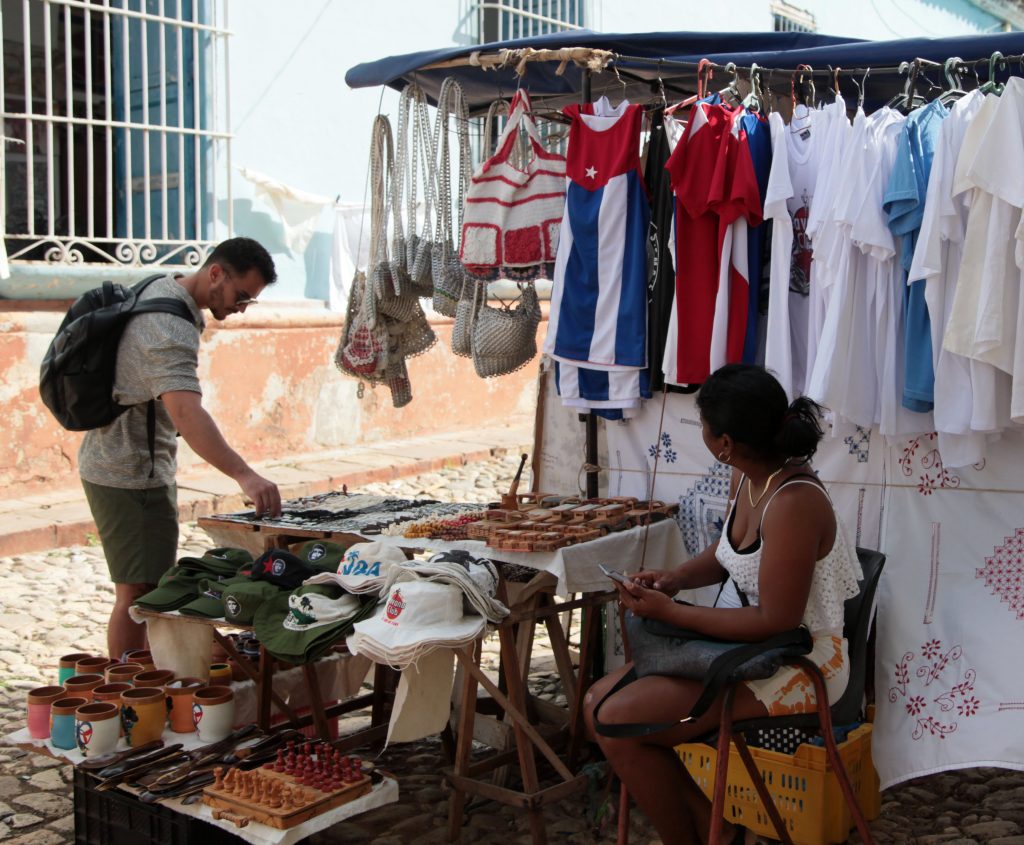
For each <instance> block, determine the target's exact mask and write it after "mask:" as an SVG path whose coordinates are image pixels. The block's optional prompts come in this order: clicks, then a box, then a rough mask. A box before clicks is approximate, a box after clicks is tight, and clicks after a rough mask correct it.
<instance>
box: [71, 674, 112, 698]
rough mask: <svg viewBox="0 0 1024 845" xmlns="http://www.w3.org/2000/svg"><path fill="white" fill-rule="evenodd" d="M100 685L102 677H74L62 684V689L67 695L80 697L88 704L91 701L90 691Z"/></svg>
mask: <svg viewBox="0 0 1024 845" xmlns="http://www.w3.org/2000/svg"><path fill="white" fill-rule="evenodd" d="M102 685H103V676H102V675H94V674H89V675H74V676H73V677H70V678H68V679H67V680H66V681H65V682H64V689H66V690H67V691H68V695H80V696H81V697H82V698H84V699H85V700H86V702H87V703H88V702H90V701H92V691H93V690H94V689H96V687H99V686H102Z"/></svg>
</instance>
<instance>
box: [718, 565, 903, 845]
mask: <svg viewBox="0 0 1024 845" xmlns="http://www.w3.org/2000/svg"><path fill="white" fill-rule="evenodd" d="M857 558H858V560H859V561H860V565H861V569H862V570H863V572H864V579H863V580H862V581H861V582H860V592H859V593H858V594H857V595H856V596H854V597H853V598H851V599H848V600H847V602H846V605H845V608H844V624H843V636H844V637H846V640H847V644H848V649H849V658H850V680H849V682H848V683H847V686H846V691H845V692H844V693H843V694H842V696H841V697H840V698H839V700H838V701H837V702H836V703H835V704H833V705H832V706H831V707H829V706H828V704H827V702H828V698H827V697H826V693H825V679H824V677H823V676H822V674H821V671H820V670H819V669H818V667H817V666H815V665H814V664H813V663H811V662H810V661H809V660H807V659H806V658H804V657H797V658H793V659H792V660H790V661H789V663H791V664H792V665H796V666H799V667H800V668H802V669H804V670H805V671H806V672H807V673H808V674H809V675H810V676H811V680H812V681H813V682H814V695H815V699H816V700H817V702H818V709H817V710H816V711H815V712H813V713H800V714H797V715H793V716H775V717H771V718H765V719H746V720H744V721H741V722H735V723H733V721H732V701H733V695H734V693H735V685H733V686H730V687H729V689H728V690H727V691H726V694H725V700H724V702H723V704H722V717H721V721H720V723H719V728H718V733H717V738H718V741H717V746H718V765H717V767H716V770H715V791H714V793H713V798H712V802H711V832H710V834H709V841H710V842H717V841H719V840H720V839H721V836H722V825H723V813H724V809H725V792H726V784H727V780H728V769H729V743H730V742H732V743H734V744H735V746H736V750H737V751H738V752H739V755H740V759H741V760H743V764H744V765H745V766H746V769H747V772H748V774H749V775H750V778H751V780H752V781H753V783H754V788H755V789H756V790H757V794H758V796H759V797H760V799H761V803H762V804H763V805H764V808H765V812H767V813H768V817H769V818H770V819H771V820H772V825H773V826H774V827H775V832H776V833H777V834H778V837H779V839H780V840H781V841H782V842H784V843H786V845H793V840H792V839H791V838H790V835H789V831H788V830H786V824H785V822H784V821H783V820H782V817H781V816H780V815H779V812H778V810H777V809H776V807H775V803H774V801H772V798H771V795H769V793H768V789H767V787H766V786H765V783H764V780H763V778H762V777H761V773H760V772H759V771H758V768H757V763H756V762H755V761H754V758H753V757H752V756H751V754H750V749H749V748H748V747H747V743H746V739H745V737H744V734H746V733H749V732H751V731H756V730H778V729H784V728H800V729H805V730H809V729H817V730H818V731H819V732H820V733H821V736H822V738H823V739H824V740H825V751H826V754H827V756H828V762H829V764H830V765H831V767H832V771H833V772H834V773H835V776H836V780H837V781H838V782H839V787H840V789H841V790H842V792H843V797H844V798H845V799H846V804H847V806H848V807H849V809H850V815H851V816H852V817H853V820H854V823H855V824H856V825H857V830H858V831H859V833H860V836H861V841H862V842H863V843H864V845H873V843H874V839H872V837H871V831H870V830H869V829H868V825H867V822H866V821H865V819H864V814H863V813H862V812H861V809H860V806H859V804H858V803H857V796H856V794H855V793H854V791H853V787H852V785H851V784H850V778H849V776H848V775H847V773H846V767H845V766H844V765H843V760H842V757H840V755H839V748H838V746H837V745H836V740H835V735H834V734H833V732H832V726H833V725H834V724H839V725H847V724H850V723H852V722H856V721H858V720H860V719H862V718H863V715H864V714H863V702H864V685H865V681H866V679H867V672H868V641H869V638H870V634H871V628H872V625H873V623H874V604H875V592H876V590H877V588H878V580H879V578H880V577H881V575H882V568H883V567H884V566H885V555H883V554H882V553H881V552H876V551H872V550H870V549H860V548H858V549H857ZM714 739H715V737H714V736H709V737H707V738H706V739H704V740H698V742H701V741H703V742H707V743H708V744H711V742H712V741H714Z"/></svg>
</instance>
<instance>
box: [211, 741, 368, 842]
mask: <svg viewBox="0 0 1024 845" xmlns="http://www.w3.org/2000/svg"><path fill="white" fill-rule="evenodd" d="M318 746H319V749H318V751H317V752H313V753H310V752H308V751H307V752H301V751H300V752H299V753H297V754H296V753H295V752H294V751H290V752H289V755H290V758H291V759H287V758H286V755H284V754H283V753H282V754H281V755H279V757H278V760H277V761H276V762H275V763H268V764H266V765H265V766H264V767H263V768H260V769H254V770H252V771H249V772H243V771H241V770H239V769H232V770H230V771H229V772H227V774H226V775H225V774H224V772H223V771H220V770H218V771H217V772H216V774H217V779H216V781H215V782H214V783H213V784H212V785H211V786H208V787H206V789H204V790H203V801H204V803H206V804H207V805H208V806H210V807H211V808H212V809H213V815H214V818H215V819H221V818H223V819H226V820H228V821H232V822H234V823H235V824H236V825H238V826H239V827H244V826H245V825H246V824H248V823H249V822H250V821H256V822H260V823H261V824H265V825H269V826H270V827H275V828H278V829H282V830H283V829H287V828H290V827H295V825H298V824H302V823H303V822H304V821H308V820H309V819H311V818H314V817H315V816H319V815H320V814H321V813H326V812H327V811H328V810H333V809H334V808H335V807H340V806H341V805H342V804H346V803H348V802H349V801H353V800H355V799H356V798H360V797H362V796H363V795H366V793H368V792H369V791H370V789H371V781H370V777H369V775H367V774H366V773H365V772H363V771H362V763H361V761H360V760H359V758H349V757H345V758H340V759H343V760H345V761H349V762H348V763H347V764H346V765H344V766H342V765H341V763H340V762H339V761H338V758H337V757H336V756H334V757H332V754H333V751H334V750H333V749H331V748H330V746H327V745H324V744H322V743H320V744H318ZM307 747H308V746H307ZM353 760H354V761H356V762H355V763H354V764H353V763H352V762H351V761H353Z"/></svg>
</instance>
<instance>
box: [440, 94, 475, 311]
mask: <svg viewBox="0 0 1024 845" xmlns="http://www.w3.org/2000/svg"><path fill="white" fill-rule="evenodd" d="M449 115H451V117H453V118H454V119H455V130H454V131H455V136H456V138H457V139H458V150H459V167H458V170H457V171H456V172H455V185H454V194H455V196H454V201H455V209H456V211H457V214H458V219H457V220H456V221H453V220H452V199H453V197H452V193H453V190H452V189H453V185H452V154H451V150H450V143H449V137H450V136H449V132H448V120H449ZM434 147H435V149H436V150H437V155H438V161H437V166H436V168H435V171H436V173H437V185H438V191H437V231H436V233H435V238H436V240H435V241H434V244H433V253H432V257H433V278H434V299H433V303H432V304H433V307H434V310H435V311H436V312H437V313H438V314H444V316H446V317H454V316H455V310H456V305H457V303H458V301H459V296H460V294H461V292H462V281H463V279H464V278H465V275H466V274H465V271H464V270H463V269H462V262H461V261H459V250H458V246H457V245H456V244H457V241H458V242H461V239H462V210H463V205H464V204H465V200H466V188H467V187H468V186H469V180H470V176H471V168H472V160H471V153H470V148H469V108H468V107H467V105H466V98H465V96H464V95H463V93H462V87H461V86H460V85H459V83H458V82H456V81H455V80H454V79H453V78H451V77H448V78H447V79H445V80H444V82H442V83H441V91H440V92H439V93H438V95H437V122H436V123H435V124H434Z"/></svg>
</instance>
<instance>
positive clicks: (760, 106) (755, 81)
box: [742, 62, 764, 112]
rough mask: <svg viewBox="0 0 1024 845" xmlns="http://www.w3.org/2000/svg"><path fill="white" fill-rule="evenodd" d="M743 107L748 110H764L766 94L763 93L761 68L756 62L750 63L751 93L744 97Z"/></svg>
mask: <svg viewBox="0 0 1024 845" xmlns="http://www.w3.org/2000/svg"><path fill="white" fill-rule="evenodd" d="M742 105H743V108H745V109H747V111H752V112H760V111H763V110H764V95H763V94H762V93H761V69H760V68H759V67H758V66H757V63H756V62H753V63H751V65H750V93H749V94H747V96H746V97H744V98H743V104H742Z"/></svg>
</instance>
